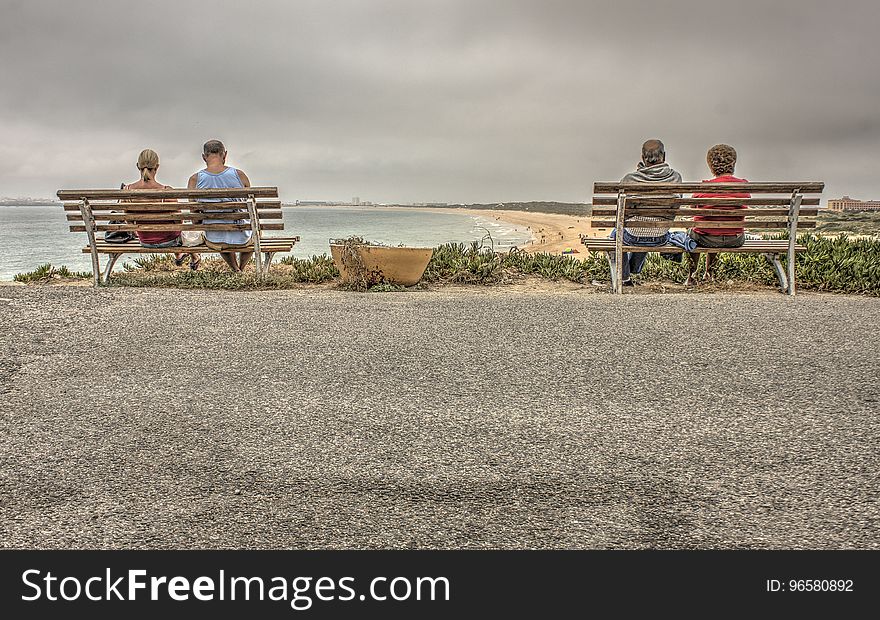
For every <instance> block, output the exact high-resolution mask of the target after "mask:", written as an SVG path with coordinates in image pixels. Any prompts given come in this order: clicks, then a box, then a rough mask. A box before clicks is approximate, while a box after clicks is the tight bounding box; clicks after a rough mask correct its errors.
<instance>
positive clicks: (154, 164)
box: [123, 149, 201, 271]
mask: <svg viewBox="0 0 880 620" xmlns="http://www.w3.org/2000/svg"><path fill="white" fill-rule="evenodd" d="M137 169H138V171H140V173H141V178H140V179H139V180H137V181H135V182H134V183H129V184H128V185H125V186H124V187H123V189H173V188H172V187H171V186H170V185H163V184H162V183H159V181H158V180H157V179H156V173H157V172H158V171H159V155H158V154H157V153H156V151H154V150H153V149H144V150H143V151H141V154H140V155H138V160H137ZM166 202H177V201H176V200H168V201H166ZM128 211H129V212H136V211H135V210H133V209H128ZM151 213H154V214H155V213H162V212H161V211H151ZM168 213H175V211H168ZM153 223H155V224H173V223H174V222H172V221H170V220H169V221H156V222H153ZM136 232H137V236H138V240H139V241H140V243H141V246H143V247H145V248H177V247H180V246H181V245H182V242H181V238H180V231H179V230H161V231H143V232H141V231H136ZM186 256H187V254H185V253H179V254H176V255H175V258H174V262H175V264H177V266H178V267H179V266H181V265H183V261H184V260H185V259H186ZM189 256H190V265H189V267H190V269H192V270H193V271H195V270H196V269H198V268H199V263H200V262H201V261H200V259H199V256H198V254H190V255H189Z"/></svg>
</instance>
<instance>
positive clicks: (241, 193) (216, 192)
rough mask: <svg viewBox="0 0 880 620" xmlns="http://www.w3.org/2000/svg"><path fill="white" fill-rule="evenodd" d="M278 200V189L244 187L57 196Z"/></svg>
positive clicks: (64, 197)
mask: <svg viewBox="0 0 880 620" xmlns="http://www.w3.org/2000/svg"><path fill="white" fill-rule="evenodd" d="M250 195H253V196H255V197H257V198H277V197H278V188H277V187H243V188H229V189H61V190H58V192H57V196H58V198H59V199H61V200H82V199H87V200H119V199H125V198H128V199H131V198H134V199H138V200H143V199H146V198H150V199H154V200H161V199H163V198H178V199H180V198H247V197H248V196H250Z"/></svg>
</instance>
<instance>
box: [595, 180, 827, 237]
mask: <svg viewBox="0 0 880 620" xmlns="http://www.w3.org/2000/svg"><path fill="white" fill-rule="evenodd" d="M824 188H825V184H824V183H821V182H814V181H810V182H801V183H751V182H750V183H603V182H599V183H595V184H594V185H593V194H594V196H593V206H592V210H591V214H590V220H591V224H592V226H593V228H615V227H619V226H620V225H621V224H622V223H623V222H625V221H626V220H627V219H629V218H630V217H632V216H635V215H642V216H655V217H662V218H664V219H665V220H667V221H660V222H643V221H639V222H638V227H639V228H654V227H656V228H669V227H672V228H692V227H695V226H697V227H700V228H734V227H735V228H748V229H753V230H760V229H771V228H790V229H791V228H813V227H815V226H816V222H815V220H811V219H807V220H804V219H801V218H802V217H807V218H812V217H815V216H816V215H817V214H818V208H819V198H818V197H815V198H813V197H807V198H805V197H804V194H821V193H822V190H823V189H824ZM695 193H711V194H723V193H749V194H751V195H752V197H751V198H694V197H693V196H691V195H692V194H695ZM679 196H680V197H679ZM620 205H622V206H623V212H622V213H618V206H620ZM698 205H706V206H713V207H731V206H740V205H743V206H744V207H745V208H743V209H705V208H698ZM695 215H701V216H726V217H730V216H737V217H739V216H744V217H745V221H744V222H742V223H740V222H730V221H728V222H723V221H718V222H714V221H697V222H695V221H693V219H692V218H693V216H695ZM668 220H672V221H671V222H670V221H668Z"/></svg>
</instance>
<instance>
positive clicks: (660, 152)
mask: <svg viewBox="0 0 880 620" xmlns="http://www.w3.org/2000/svg"><path fill="white" fill-rule="evenodd" d="M642 161H643V162H645V163H646V164H647V165H649V166H653V165H654V164H662V163H663V162H664V161H666V147H665V146H663V143H662V142H660V140H648V141H647V142H645V143H644V144H643V145H642Z"/></svg>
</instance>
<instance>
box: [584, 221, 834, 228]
mask: <svg viewBox="0 0 880 620" xmlns="http://www.w3.org/2000/svg"><path fill="white" fill-rule="evenodd" d="M817 223H818V222H800V221H799V222H798V226H797V227H798V230H800V229H801V228H815V227H816V224H817ZM591 224H592V226H593V228H614V227H615V226H616V225H617V222H615V221H614V220H604V221H603V220H600V221H594V222H591ZM626 228H749V229H755V230H757V229H761V228H788V222H774V221H769V222H764V221H760V220H746V221H745V222H711V221H710V222H694V221H685V220H675V221H672V222H670V221H668V220H667V221H665V222H627V223H626Z"/></svg>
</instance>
